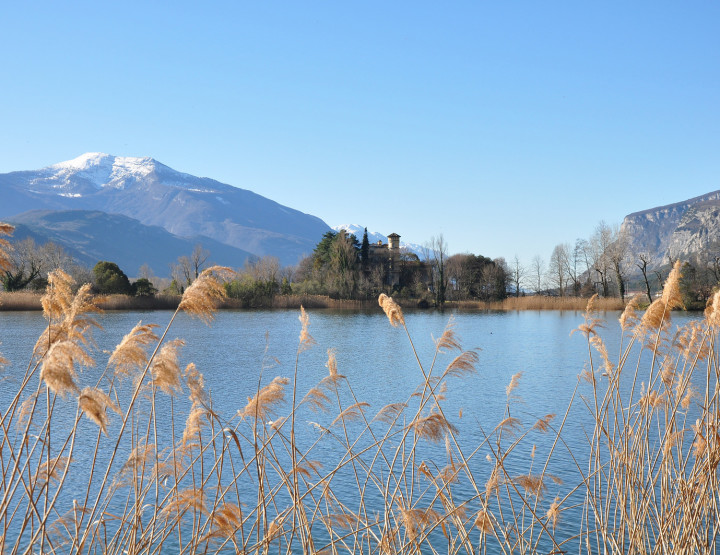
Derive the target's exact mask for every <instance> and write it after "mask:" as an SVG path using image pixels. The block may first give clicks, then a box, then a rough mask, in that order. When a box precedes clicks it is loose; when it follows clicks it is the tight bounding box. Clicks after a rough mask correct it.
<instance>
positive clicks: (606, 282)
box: [590, 221, 614, 297]
mask: <svg viewBox="0 0 720 555" xmlns="http://www.w3.org/2000/svg"><path fill="white" fill-rule="evenodd" d="M613 240H614V237H613V230H612V228H611V227H610V226H609V225H608V224H606V223H605V222H604V221H601V222H600V223H599V224H598V225H597V226H596V227H595V232H594V233H593V236H592V237H591V238H590V258H591V260H592V269H593V271H594V272H595V273H596V274H597V276H598V280H599V282H598V284H599V285H600V288H601V291H602V295H603V297H609V296H610V272H611V270H612V268H611V266H610V258H609V256H608V251H609V249H610V245H612V243H613Z"/></svg>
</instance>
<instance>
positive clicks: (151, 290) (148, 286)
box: [132, 278, 158, 297]
mask: <svg viewBox="0 0 720 555" xmlns="http://www.w3.org/2000/svg"><path fill="white" fill-rule="evenodd" d="M132 287H133V290H134V291H135V296H136V297H154V296H155V294H156V293H157V292H158V290H157V289H156V288H155V286H154V285H153V284H152V282H151V281H150V280H149V279H147V278H139V279H138V280H137V281H136V282H135V283H133V284H132Z"/></svg>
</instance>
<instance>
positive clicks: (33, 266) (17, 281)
mask: <svg viewBox="0 0 720 555" xmlns="http://www.w3.org/2000/svg"><path fill="white" fill-rule="evenodd" d="M8 258H9V264H7V265H6V268H5V269H4V270H3V272H2V275H0V281H2V284H3V287H4V288H5V291H19V290H21V289H25V288H26V287H27V286H28V285H29V284H30V283H31V282H32V281H33V280H35V279H37V278H39V277H41V276H42V272H43V268H44V266H45V264H44V260H43V258H44V257H43V253H42V251H41V249H40V247H38V246H37V245H36V244H35V241H34V240H33V239H32V237H28V238H27V239H23V240H22V241H18V242H17V243H15V244H14V245H13V249H12V252H10V256H9V257H8Z"/></svg>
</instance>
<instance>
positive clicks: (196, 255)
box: [190, 244, 210, 279]
mask: <svg viewBox="0 0 720 555" xmlns="http://www.w3.org/2000/svg"><path fill="white" fill-rule="evenodd" d="M208 258H210V251H208V250H205V249H204V248H203V246H202V245H200V244H197V245H195V248H194V249H193V251H192V253H191V254H190V265H191V267H192V270H193V272H194V274H195V279H197V278H198V277H199V276H200V272H201V271H202V269H203V267H204V266H205V263H206V262H207V260H208Z"/></svg>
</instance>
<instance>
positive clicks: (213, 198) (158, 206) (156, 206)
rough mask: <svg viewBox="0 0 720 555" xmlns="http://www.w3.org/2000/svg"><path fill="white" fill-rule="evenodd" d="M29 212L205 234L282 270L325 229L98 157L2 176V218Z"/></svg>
mask: <svg viewBox="0 0 720 555" xmlns="http://www.w3.org/2000/svg"><path fill="white" fill-rule="evenodd" d="M29 210H62V211H67V210H85V211H87V210H90V211H93V210H99V211H102V212H106V213H108V214H121V215H124V216H128V217H130V218H134V219H136V220H138V221H139V222H140V223H142V224H144V225H148V226H160V227H162V228H164V229H165V230H166V231H168V232H169V233H171V234H173V235H176V236H178V237H188V238H192V237H196V236H205V237H209V238H211V239H215V240H216V241H218V242H220V243H224V244H226V245H228V246H230V247H235V248H236V249H241V250H243V251H246V252H249V253H252V254H254V255H257V256H263V255H273V256H276V257H278V258H279V259H280V261H281V262H282V263H283V264H284V265H289V264H296V263H297V262H298V260H299V259H300V257H301V256H302V255H303V254H307V253H310V252H312V250H313V248H314V247H315V245H316V244H317V243H318V241H319V240H320V238H321V237H322V235H323V233H325V232H326V231H328V230H329V229H330V227H329V226H328V225H327V224H326V223H325V222H323V221H322V220H321V219H320V218H317V217H315V216H311V215H309V214H304V213H302V212H299V211H298V210H294V209H292V208H289V207H287V206H282V205H281V204H278V203H277V202H274V201H272V200H269V199H267V198H265V197H262V196H260V195H258V194H256V193H253V192H252V191H248V190H246V189H240V188H237V187H233V186H231V185H226V184H223V183H220V182H219V181H215V180H214V179H209V178H205V177H195V176H193V175H189V174H186V173H181V172H179V171H176V170H174V169H172V168H169V167H168V166H165V165H163V164H161V163H160V162H157V161H156V160H153V159H152V158H129V157H116V156H111V155H109V154H101V153H88V154H83V155H82V156H79V157H78V158H75V159H74V160H70V161H67V162H61V163H59V164H55V165H52V166H48V167H46V168H42V169H40V170H34V171H17V172H11V173H6V174H0V218H1V219H3V220H7V219H10V218H11V217H12V216H15V215H16V214H20V213H23V212H27V211H29ZM116 240H117V241H122V240H124V238H123V236H122V235H120V236H118V237H116ZM135 246H136V247H137V245H135ZM211 250H212V249H211ZM215 250H217V249H215ZM148 252H149V253H151V252H159V249H155V250H153V249H149V251H148ZM147 262H149V263H150V262H152V259H150V260H148V261H147ZM156 264H157V263H156Z"/></svg>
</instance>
